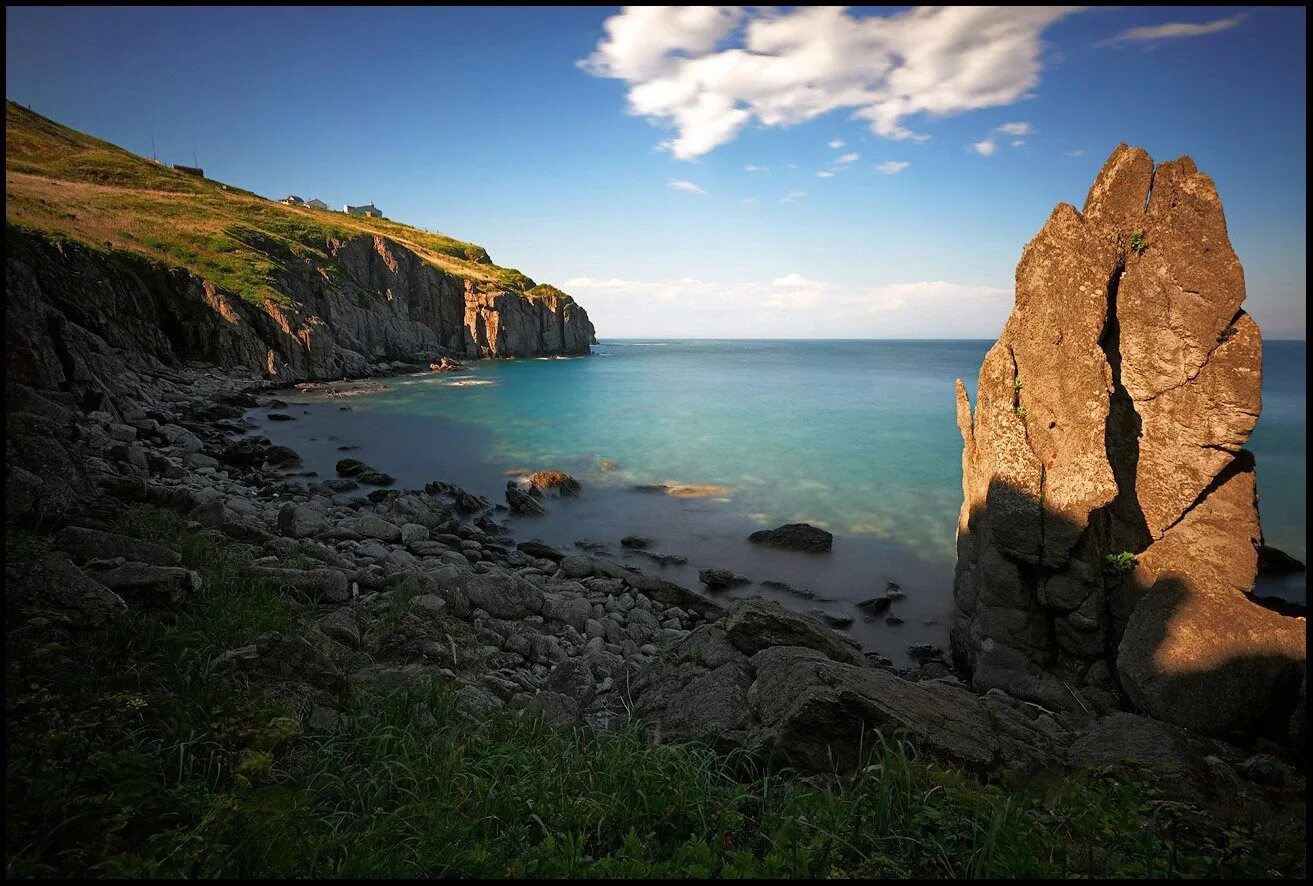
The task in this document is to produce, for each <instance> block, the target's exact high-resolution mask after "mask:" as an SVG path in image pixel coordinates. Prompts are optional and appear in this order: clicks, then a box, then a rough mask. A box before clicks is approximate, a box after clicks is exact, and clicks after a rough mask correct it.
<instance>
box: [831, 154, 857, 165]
mask: <svg viewBox="0 0 1313 886" xmlns="http://www.w3.org/2000/svg"><path fill="white" fill-rule="evenodd" d="M860 159H862V155H861V154H855V153H854V154H840V155H839V156H838V157H835V158H834V162H835V163H856V162H857V161H858V160H860Z"/></svg>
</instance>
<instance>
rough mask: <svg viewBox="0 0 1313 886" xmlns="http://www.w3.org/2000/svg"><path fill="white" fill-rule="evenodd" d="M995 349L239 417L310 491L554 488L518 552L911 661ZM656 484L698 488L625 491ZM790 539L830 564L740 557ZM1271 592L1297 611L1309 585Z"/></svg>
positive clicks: (560, 375) (1293, 385) (1283, 443)
mask: <svg viewBox="0 0 1313 886" xmlns="http://www.w3.org/2000/svg"><path fill="white" fill-rule="evenodd" d="M990 344H991V343H990V342H988V341H743V340H661V341H657V340H605V341H602V342H601V344H599V345H598V346H596V347H595V348H594V351H595V353H594V355H593V356H591V357H582V358H571V359H565V358H544V359H523V360H507V361H488V362H482V363H475V364H471V369H470V371H469V372H461V373H425V374H422V375H408V376H398V377H394V378H386V379H377V380H376V381H381V382H383V383H384V384H386V385H387V386H388V390H386V391H383V392H381V393H377V394H372V395H368V396H357V397H350V398H332V399H330V398H326V397H324V396H323V395H322V394H315V393H304V394H302V393H287V394H280V395H279V396H280V397H281V398H282V399H285V400H287V401H288V403H289V406H288V407H287V408H284V409H280V410H278V411H281V412H284V413H287V414H289V415H291V416H292V417H293V418H295V419H297V420H296V421H290V422H269V421H267V419H266V418H265V416H266V415H267V413H268V412H269V410H252V412H251V413H250V417H251V418H252V419H253V420H255V421H257V422H258V423H259V425H260V428H259V431H258V432H259V433H262V434H264V435H266V436H268V437H270V438H271V439H272V440H273V441H274V442H276V443H286V444H288V445H290V446H292V447H293V448H295V449H296V450H297V451H298V452H300V453H301V455H302V457H303V459H304V461H305V464H306V468H307V469H308V470H313V471H317V472H318V473H319V475H320V476H324V477H329V476H333V474H334V471H333V465H334V463H335V462H336V461H337V459H339V458H343V457H346V456H350V457H353V458H359V459H360V460H362V461H364V462H367V463H368V464H370V465H372V466H374V467H377V468H379V469H381V470H384V471H386V472H388V473H390V474H392V475H393V476H395V477H396V478H397V480H398V483H397V486H398V487H401V488H408V487H421V486H423V484H424V483H426V482H428V481H430V480H445V481H448V482H452V483H456V484H457V485H460V486H462V487H464V488H466V489H468V490H469V491H471V492H474V493H477V494H479V495H483V496H486V497H487V498H488V499H489V500H491V501H493V502H495V503H496V502H504V501H505V499H504V494H503V493H504V489H505V486H506V481H507V478H508V477H514V476H520V475H522V474H524V473H527V472H530V471H534V470H547V469H556V470H562V471H566V472H567V473H570V474H572V475H573V476H574V477H576V478H577V479H578V480H579V481H580V482H581V483H582V484H583V487H584V491H583V493H582V495H580V496H579V497H578V498H575V499H561V500H557V499H556V498H555V497H549V498H548V500H547V504H548V507H549V508H550V513H549V514H548V515H547V516H545V517H537V518H532V517H518V516H511V517H509V524H510V526H511V529H512V531H513V532H514V534H515V537H516V539H517V540H524V539H528V538H538V539H541V540H542V541H544V542H547V543H549V544H553V545H556V546H558V547H560V548H561V549H563V550H578V549H577V548H575V546H574V543H575V542H576V541H584V542H592V543H596V544H600V545H604V546H605V550H606V551H608V552H609V553H610V555H611V556H614V557H615V558H616V559H619V560H621V561H622V562H630V563H633V564H634V565H640V566H643V567H644V568H645V569H650V570H652V571H655V572H657V573H658V574H660V575H662V576H664V577H667V578H669V579H670V580H672V581H676V582H679V583H681V584H683V585H684V586H685V587H690V588H700V587H701V586H700V585H699V584H698V580H697V570H698V569H700V568H706V567H715V568H725V569H731V570H734V571H736V572H740V573H743V574H745V575H746V576H748V577H749V578H751V579H752V580H753V582H754V583H753V584H751V585H745V586H741V587H738V588H734V589H730V590H728V591H724V592H719V596H721V597H733V596H750V595H760V596H764V597H768V598H771V599H776V600H779V601H780V602H781V603H783V604H785V605H787V606H790V607H791V608H794V609H798V610H800V611H815V612H817V613H818V614H820V613H826V614H828V615H830V616H831V617H837V618H839V619H841V620H842V619H845V618H846V617H852V618H854V619H855V620H854V623H853V624H852V626H851V627H849V628H848V630H849V631H851V632H852V633H853V634H854V636H855V637H856V638H857V639H859V640H860V641H861V642H862V644H863V646H864V647H865V648H866V649H868V650H873V651H878V652H880V653H881V654H884V655H887V656H889V657H890V658H893V659H895V660H905V656H904V653H905V651H906V648H907V646H908V645H909V644H912V643H922V642H929V643H934V644H935V645H938V646H941V647H943V648H946V641H947V631H948V624H949V621H950V617H951V613H952V574H953V559H954V543H953V534H954V528H955V525H956V520H957V512H958V507H959V505H960V503H961V498H962V487H961V457H962V441H961V437H960V436H959V434H958V430H957V426H956V423H955V418H954V395H953V383H954V380H955V379H957V378H961V379H963V380H964V381H965V382H966V384H967V390H968V392H969V393H970V394H971V396H972V399H973V401H974V398H975V386H976V376H977V374H978V372H979V368H980V363H981V360H982V359H983V357H984V355H985V352H986V351H987V350H988V349H989V346H990ZM1264 361H1265V365H1264V388H1263V393H1264V404H1263V405H1264V408H1263V415H1262V418H1261V419H1260V421H1259V424H1258V427H1257V429H1256V430H1255V432H1254V435H1253V437H1252V439H1251V443H1250V448H1251V449H1253V450H1254V452H1255V454H1256V455H1257V457H1258V479H1259V496H1260V509H1261V514H1262V519H1263V527H1264V532H1265V536H1266V540H1267V542H1268V543H1269V544H1272V545H1275V546H1276V547H1279V548H1281V549H1283V550H1285V551H1286V552H1288V553H1290V554H1291V555H1293V556H1295V557H1297V558H1299V559H1300V560H1304V559H1305V558H1306V556H1305V555H1306V551H1305V518H1306V510H1305V497H1304V485H1305V479H1306V466H1305V384H1304V377H1305V366H1306V346H1305V343H1303V342H1268V343H1267V344H1266V345H1265V348H1264ZM342 406H349V407H350V408H349V409H347V410H343V409H341V408H340V407H342ZM342 446H355V447H358V448H356V449H352V450H349V451H342V450H339V447H342ZM653 485H676V486H686V487H706V488H702V489H691V490H684V491H685V492H696V493H698V494H696V495H671V494H663V493H654V492H650V491H649V492H643V491H636V490H635V488H634V487H636V486H653ZM798 521H803V522H808V523H813V524H816V525H818V526H823V527H824V528H826V529H828V530H829V531H830V532H832V533H834V536H835V541H834V548H833V550H832V552H831V553H829V554H820V555H817V554H802V553H789V552H781V551H774V550H769V549H763V548H761V547H760V546H757V545H752V544H749V543H748V542H747V541H746V538H747V535H748V534H749V533H750V532H752V531H754V530H756V529H760V528H763V527H771V526H776V525H779V524H781V523H788V522H798ZM631 534H636V535H644V536H648V537H650V538H652V539H653V540H654V542H655V543H654V545H653V547H652V548H651V550H652V551H653V552H657V553H663V554H672V555H677V556H678V557H682V558H685V559H686V560H687V562H686V563H682V564H680V563H666V564H664V565H662V564H659V563H657V562H656V561H655V560H654V559H653V558H651V557H650V556H648V555H647V554H644V553H642V552H637V551H629V550H626V549H623V548H621V547H620V545H619V540H620V538H621V537H623V536H625V535H631ZM763 580H774V581H783V582H785V583H787V584H789V585H791V586H793V587H794V588H795V589H799V590H802V591H805V592H806V593H807V594H810V595H811V596H809V597H808V596H802V595H800V594H798V593H794V592H789V591H783V590H779V589H775V588H770V587H763V586H762V585H760V584H759V582H761V581H763ZM888 582H895V583H897V584H898V585H900V586H901V588H902V590H903V591H904V593H905V594H906V596H905V597H904V598H903V599H901V600H900V601H898V602H897V603H895V605H894V609H893V613H894V614H895V615H896V616H898V618H899V619H901V621H902V623H901V624H895V625H891V624H888V623H886V621H885V620H884V616H883V615H881V616H879V617H877V618H869V617H867V616H865V615H864V613H863V612H862V611H861V610H860V609H858V608H857V607H856V606H855V605H854V604H855V603H856V602H858V601H860V600H863V599H866V598H868V597H871V596H873V595H875V594H879V593H883V592H884V589H885V587H886V585H887V583H888ZM1270 592H1274V593H1280V594H1282V595H1284V596H1287V597H1298V598H1302V597H1303V595H1304V578H1303V575H1302V574H1301V575H1299V576H1297V577H1294V578H1288V579H1286V580H1285V581H1284V582H1281V583H1280V584H1279V586H1277V585H1274V586H1273V588H1272V589H1270Z"/></svg>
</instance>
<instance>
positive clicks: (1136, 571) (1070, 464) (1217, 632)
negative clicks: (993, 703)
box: [952, 145, 1305, 732]
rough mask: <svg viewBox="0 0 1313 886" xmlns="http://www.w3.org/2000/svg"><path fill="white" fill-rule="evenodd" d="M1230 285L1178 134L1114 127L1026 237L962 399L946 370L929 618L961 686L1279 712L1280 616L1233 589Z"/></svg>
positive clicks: (1233, 723) (1206, 185)
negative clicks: (936, 586) (996, 330)
mask: <svg viewBox="0 0 1313 886" xmlns="http://www.w3.org/2000/svg"><path fill="white" fill-rule="evenodd" d="M1244 297H1245V287H1244V272H1243V270H1242V268H1241V266H1240V262H1239V260H1238V259H1237V257H1236V255H1235V252H1234V251H1233V250H1232V248H1231V244H1230V241H1229V239H1228V237H1227V231H1226V222H1225V218H1224V216H1223V213H1222V204H1221V201H1220V199H1219V198H1218V195H1217V191H1216V189H1215V187H1214V185H1213V182H1212V180H1211V179H1210V178H1209V177H1208V176H1206V175H1204V174H1202V173H1200V172H1198V170H1197V169H1196V168H1195V165H1194V163H1193V161H1191V160H1190V158H1188V157H1182V158H1180V159H1178V160H1174V161H1171V162H1166V163H1161V164H1158V166H1157V167H1156V168H1155V166H1154V163H1153V160H1152V159H1151V158H1150V157H1149V155H1148V154H1146V153H1145V152H1144V151H1142V150H1140V149H1137V148H1128V147H1126V146H1125V145H1119V146H1118V147H1117V149H1116V150H1115V151H1114V152H1113V153H1112V156H1111V157H1109V159H1108V161H1107V163H1106V164H1105V165H1104V167H1103V170H1102V171H1101V172H1100V173H1099V176H1098V178H1097V179H1096V180H1095V182H1094V185H1093V186H1092V187H1091V189H1090V192H1089V195H1088V197H1087V198H1086V201H1085V206H1084V209H1083V210H1081V211H1079V212H1078V211H1077V210H1076V209H1075V207H1073V206H1070V205H1068V204H1059V205H1058V206H1057V208H1055V209H1054V211H1053V213H1052V214H1051V215H1050V217H1049V219H1048V221H1047V222H1046V224H1045V225H1044V227H1043V228H1042V229H1041V230H1040V232H1039V234H1038V235H1036V237H1035V239H1034V240H1032V241H1031V242H1030V243H1029V244H1028V245H1027V246H1026V248H1025V250H1024V252H1023V253H1022V257H1021V262H1020V263H1019V264H1018V266H1017V279H1016V306H1015V307H1014V309H1013V311H1012V314H1011V316H1010V317H1009V318H1008V321H1007V324H1006V326H1005V327H1004V330H1003V333H1002V335H1001V336H1000V337H999V340H998V342H997V343H996V344H995V345H994V346H993V347H992V348H991V349H990V351H989V353H988V355H987V356H986V357H985V361H984V364H983V366H982V367H981V371H980V379H979V386H978V389H977V396H976V407H975V410H974V414H973V412H972V409H971V405H970V403H969V402H968V398H967V393H966V389H965V388H964V386H963V385H962V383H961V382H960V381H959V382H958V387H957V410H958V425H959V427H960V429H961V431H962V436H963V441H964V449H963V455H962V474H963V481H962V482H963V493H964V500H963V504H962V510H961V514H960V517H959V520H958V530H957V532H958V565H957V574H956V579H955V583H954V596H955V603H956V613H955V621H954V626H953V634H952V640H953V653H954V658H955V660H956V661H957V663H958V664H959V665H960V666H961V667H963V668H965V669H967V670H969V671H971V672H972V673H973V679H974V682H975V684H976V686H977V688H981V689H987V688H991V687H998V688H1002V689H1005V690H1007V691H1009V692H1012V693H1014V694H1021V695H1029V696H1030V697H1032V698H1033V699H1035V700H1036V701H1037V702H1039V703H1045V702H1047V703H1050V704H1063V705H1069V704H1072V703H1078V704H1080V705H1088V704H1094V705H1100V706H1111V705H1114V704H1116V703H1118V702H1119V701H1121V702H1126V701H1129V703H1130V704H1131V705H1133V706H1134V707H1136V708H1137V709H1140V710H1143V711H1146V712H1148V713H1150V714H1152V715H1154V716H1156V717H1159V718H1162V719H1165V720H1168V721H1170V722H1173V723H1176V724H1179V725H1183V726H1187V727H1190V728H1194V729H1200V730H1205V731H1219V732H1220V731H1225V730H1229V729H1236V728H1245V727H1250V726H1254V725H1256V724H1262V723H1265V722H1267V721H1268V720H1270V719H1272V718H1277V719H1280V718H1282V717H1288V716H1289V713H1290V709H1291V708H1292V707H1293V705H1294V697H1295V692H1296V689H1297V687H1298V684H1299V679H1300V674H1301V673H1302V671H1303V663H1304V658H1305V640H1304V623H1303V619H1293V618H1288V617H1285V616H1282V615H1278V614H1277V613H1275V612H1272V611H1269V610H1267V609H1265V608H1263V607H1261V606H1260V605H1258V604H1257V603H1255V602H1253V601H1252V600H1251V599H1250V598H1249V597H1248V596H1247V594H1248V592H1249V591H1251V590H1252V589H1253V586H1254V580H1255V576H1256V571H1257V545H1258V543H1259V541H1260V539H1261V534H1260V530H1259V523H1258V511H1257V500H1256V491H1255V485H1254V461H1253V458H1252V456H1251V455H1250V454H1249V453H1248V452H1246V451H1245V450H1243V449H1242V447H1243V445H1244V444H1245V442H1246V440H1247V439H1248V437H1249V434H1250V432H1251V431H1252V430H1253V427H1254V424H1255V422H1256V421H1257V418H1258V415H1259V410H1260V406H1261V396H1260V383H1261V377H1262V376H1261V351H1262V344H1261V338H1260V336H1259V331H1258V327H1257V326H1256V325H1255V323H1254V322H1253V320H1252V319H1251V318H1250V317H1249V315H1248V314H1246V313H1245V311H1244V310H1243V309H1242V308H1241V304H1242V302H1243V301H1244ZM1073 687H1078V688H1080V692H1081V694H1080V695H1079V696H1077V694H1076V691H1077V690H1076V689H1074V688H1073Z"/></svg>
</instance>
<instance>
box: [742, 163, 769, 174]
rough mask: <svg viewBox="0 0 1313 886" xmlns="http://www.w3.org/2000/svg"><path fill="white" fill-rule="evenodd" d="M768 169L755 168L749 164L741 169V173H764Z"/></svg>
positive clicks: (763, 167)
mask: <svg viewBox="0 0 1313 886" xmlns="http://www.w3.org/2000/svg"><path fill="white" fill-rule="evenodd" d="M768 169H770V167H769V166H755V165H753V164H751V163H749V164H748V165H747V166H745V167H743V171H744V172H765V171H767V170H768Z"/></svg>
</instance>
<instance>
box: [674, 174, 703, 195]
mask: <svg viewBox="0 0 1313 886" xmlns="http://www.w3.org/2000/svg"><path fill="white" fill-rule="evenodd" d="M666 187H667V188H674V189H675V190H676V191H687V192H688V193H690V194H702V195H705V194H706V193H707V192H706V191H704V190H702V188H700V187H698V186H697V185H695V184H693V182H689V181H684V180H683V179H678V178H672V179H671V180H670V181H668V182H667V183H666Z"/></svg>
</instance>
